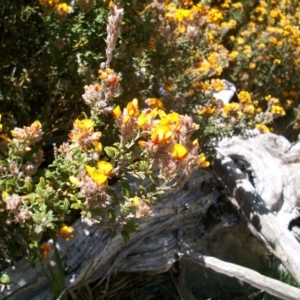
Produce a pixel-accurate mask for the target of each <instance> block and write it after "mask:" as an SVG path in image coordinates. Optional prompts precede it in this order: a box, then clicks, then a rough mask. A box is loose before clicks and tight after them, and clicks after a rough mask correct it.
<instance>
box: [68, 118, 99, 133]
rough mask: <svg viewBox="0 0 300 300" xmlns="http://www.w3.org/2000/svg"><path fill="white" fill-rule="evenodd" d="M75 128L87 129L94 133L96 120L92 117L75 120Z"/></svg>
mask: <svg viewBox="0 0 300 300" xmlns="http://www.w3.org/2000/svg"><path fill="white" fill-rule="evenodd" d="M73 126H74V129H77V130H81V131H87V132H90V133H92V132H93V131H94V122H93V121H92V120H90V119H83V120H78V119H77V120H75V122H74V124H73Z"/></svg>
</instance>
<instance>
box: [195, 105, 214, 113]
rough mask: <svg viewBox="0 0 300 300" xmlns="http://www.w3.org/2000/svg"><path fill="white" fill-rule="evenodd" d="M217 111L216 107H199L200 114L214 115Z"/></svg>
mask: <svg viewBox="0 0 300 300" xmlns="http://www.w3.org/2000/svg"><path fill="white" fill-rule="evenodd" d="M215 111H216V107H215V106H213V107H211V106H205V107H202V108H198V109H197V114H198V115H212V114H213V113H214V112H215Z"/></svg>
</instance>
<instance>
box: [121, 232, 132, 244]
mask: <svg viewBox="0 0 300 300" xmlns="http://www.w3.org/2000/svg"><path fill="white" fill-rule="evenodd" d="M121 235H122V238H123V240H124V242H125V245H126V246H128V245H129V243H130V235H129V233H128V232H126V231H124V230H123V231H122V232H121Z"/></svg>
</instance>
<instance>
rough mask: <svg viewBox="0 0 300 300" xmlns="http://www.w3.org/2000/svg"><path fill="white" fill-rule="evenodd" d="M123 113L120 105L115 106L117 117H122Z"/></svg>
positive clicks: (115, 115) (114, 110) (114, 112)
mask: <svg viewBox="0 0 300 300" xmlns="http://www.w3.org/2000/svg"><path fill="white" fill-rule="evenodd" d="M121 114H122V112H121V108H120V105H118V106H117V107H115V108H114V109H113V116H114V118H115V119H119V118H120V117H121Z"/></svg>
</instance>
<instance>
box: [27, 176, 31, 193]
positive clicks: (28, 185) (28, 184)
mask: <svg viewBox="0 0 300 300" xmlns="http://www.w3.org/2000/svg"><path fill="white" fill-rule="evenodd" d="M25 186H26V189H27V192H28V193H31V192H32V184H31V180H30V179H25Z"/></svg>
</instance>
